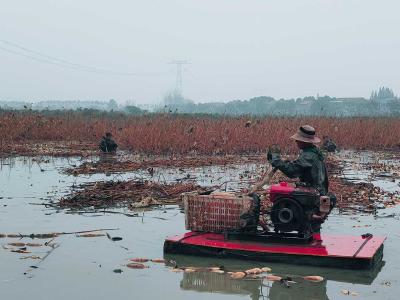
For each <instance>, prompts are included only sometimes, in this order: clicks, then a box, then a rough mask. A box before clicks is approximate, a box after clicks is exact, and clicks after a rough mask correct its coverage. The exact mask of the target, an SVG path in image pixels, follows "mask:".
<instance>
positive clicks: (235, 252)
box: [164, 232, 386, 268]
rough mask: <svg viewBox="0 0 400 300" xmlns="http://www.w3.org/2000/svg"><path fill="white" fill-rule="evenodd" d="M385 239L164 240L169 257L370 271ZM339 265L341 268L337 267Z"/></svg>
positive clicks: (189, 236)
mask: <svg viewBox="0 0 400 300" xmlns="http://www.w3.org/2000/svg"><path fill="white" fill-rule="evenodd" d="M385 239H386V238H385V237H375V236H372V237H369V238H363V237H362V236H347V235H331V234H321V235H315V237H314V241H312V242H311V243H309V244H304V245H293V244H282V243H260V242H253V241H243V240H241V241H237V240H227V239H225V237H224V235H223V234H216V233H200V232H188V233H185V234H183V235H175V236H171V237H168V238H167V239H166V240H165V244H164V250H165V251H166V252H169V253H183V254H197V255H213V256H220V257H238V258H246V259H256V260H264V261H278V262H290V263H299V264H310V265H318V266H331V267H348V268H372V267H373V265H374V264H375V262H376V261H377V260H379V261H380V260H381V258H382V250H383V242H384V241H385ZM338 263H340V265H338Z"/></svg>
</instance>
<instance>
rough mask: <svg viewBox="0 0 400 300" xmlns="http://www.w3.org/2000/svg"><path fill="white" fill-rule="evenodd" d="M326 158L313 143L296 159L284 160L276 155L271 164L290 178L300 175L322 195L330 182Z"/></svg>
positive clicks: (325, 192)
mask: <svg viewBox="0 0 400 300" xmlns="http://www.w3.org/2000/svg"><path fill="white" fill-rule="evenodd" d="M324 159H325V158H324V155H323V154H322V152H321V150H319V149H318V148H317V147H316V146H314V145H312V146H310V147H308V148H305V149H303V150H302V151H301V153H300V155H299V157H298V158H297V159H296V160H294V161H283V160H281V158H280V157H276V158H275V159H273V160H272V161H271V164H272V166H273V167H274V168H277V169H278V170H280V171H282V172H283V173H284V174H285V175H286V176H288V177H290V178H296V177H298V178H300V181H301V182H304V183H306V184H307V185H309V186H312V187H315V188H317V189H318V190H319V191H320V193H321V195H326V194H327V193H328V188H329V182H328V174H327V172H326V166H325V162H324Z"/></svg>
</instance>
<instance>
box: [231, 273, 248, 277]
mask: <svg viewBox="0 0 400 300" xmlns="http://www.w3.org/2000/svg"><path fill="white" fill-rule="evenodd" d="M245 276H246V273H245V272H233V273H231V274H230V277H231V278H232V279H242V278H244V277H245Z"/></svg>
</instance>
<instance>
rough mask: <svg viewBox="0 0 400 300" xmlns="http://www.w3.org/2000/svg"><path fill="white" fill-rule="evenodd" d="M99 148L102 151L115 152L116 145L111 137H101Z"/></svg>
mask: <svg viewBox="0 0 400 300" xmlns="http://www.w3.org/2000/svg"><path fill="white" fill-rule="evenodd" d="M99 148H100V150H101V151H103V152H115V151H117V148H118V145H117V143H116V142H114V140H113V139H112V138H108V137H103V138H102V139H101V141H100V144H99Z"/></svg>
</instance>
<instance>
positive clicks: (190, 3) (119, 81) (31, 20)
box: [0, 0, 400, 104]
mask: <svg viewBox="0 0 400 300" xmlns="http://www.w3.org/2000/svg"><path fill="white" fill-rule="evenodd" d="M399 31H400V1H398V0H379V1H377V0H292V1H289V0H142V1H137V0H124V1H122V0H121V1H119V0H115V1H109V0H107V1H106V0H79V1H78V0H53V1H50V0H47V1H45V0H35V1H32V0H24V1H19V0H12V1H11V0H9V1H5V0H3V1H2V3H1V9H0V33H1V35H0V99H2V100H16V99H21V100H30V101H37V100H46V99H59V100H66V99H98V100H108V99H110V98H114V99H116V100H117V101H119V102H121V103H124V102H125V101H126V100H134V101H135V102H136V103H140V104H144V103H154V102H159V101H160V100H161V99H162V97H163V95H164V94H165V93H167V92H168V91H170V90H172V89H174V88H175V77H176V67H175V66H174V65H171V64H168V63H169V62H171V61H172V60H175V59H185V60H187V61H189V62H190V63H191V64H189V65H186V66H185V67H184V72H183V92H184V95H185V96H186V97H188V98H190V99H193V100H194V101H196V102H205V101H227V100H232V99H247V98H251V97H254V96H259V95H269V96H273V97H276V98H282V97H283V98H290V97H304V96H307V95H317V94H319V95H325V94H327V95H331V96H336V97H342V96H365V97H369V95H370V92H371V90H372V89H376V88H378V87H379V86H382V85H385V86H389V87H391V88H393V89H394V91H395V93H400V68H399V67H400V34H399V33H400V32H399ZM18 46H19V47H18ZM21 47H23V48H24V49H23V48H21ZM28 50H29V51H35V52H37V53H34V52H29V51H28ZM41 54H43V55H48V56H51V58H50V57H45V56H41ZM54 59H57V60H54ZM72 64H74V65H72ZM82 65H83V66H88V67H89V68H86V67H82ZM82 70H90V71H91V72H87V71H82ZM120 73H121V74H120ZM127 73H129V74H127Z"/></svg>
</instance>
